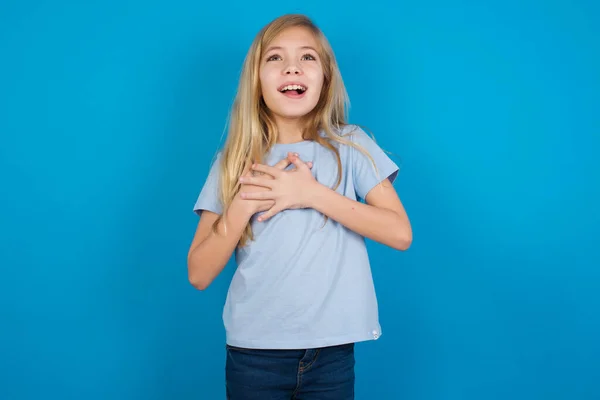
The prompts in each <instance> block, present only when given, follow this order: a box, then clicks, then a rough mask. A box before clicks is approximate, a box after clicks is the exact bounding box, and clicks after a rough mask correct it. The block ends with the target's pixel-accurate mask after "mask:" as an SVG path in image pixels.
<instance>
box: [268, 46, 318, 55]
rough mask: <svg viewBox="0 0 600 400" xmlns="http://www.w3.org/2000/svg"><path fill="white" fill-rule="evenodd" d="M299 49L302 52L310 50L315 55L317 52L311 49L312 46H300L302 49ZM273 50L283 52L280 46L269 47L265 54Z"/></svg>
mask: <svg viewBox="0 0 600 400" xmlns="http://www.w3.org/2000/svg"><path fill="white" fill-rule="evenodd" d="M300 49H302V50H312V51H314V52H315V53H317V50H316V49H315V48H314V47H312V46H302V47H300ZM273 50H283V47H281V46H273V47H269V48H268V49H267V50H265V53H268V52H269V51H273Z"/></svg>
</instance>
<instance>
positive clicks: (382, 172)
mask: <svg viewBox="0 0 600 400" xmlns="http://www.w3.org/2000/svg"><path fill="white" fill-rule="evenodd" d="M350 138H351V140H352V141H353V142H354V143H355V144H357V145H358V146H360V147H361V148H362V149H363V150H366V151H367V153H368V154H369V155H370V156H371V157H372V158H373V161H374V162H375V166H373V162H372V161H371V159H370V158H369V157H367V156H366V155H365V154H364V153H363V152H361V151H360V150H358V149H356V148H354V147H352V148H351V153H352V179H353V183H354V189H355V191H356V194H357V196H358V197H360V198H361V199H363V200H364V199H365V198H366V196H367V194H368V193H369V192H370V191H371V189H373V188H374V187H375V186H377V185H378V184H379V183H381V182H383V181H384V180H385V179H386V178H387V179H389V180H390V182H391V183H394V181H395V179H396V176H397V175H398V170H399V168H398V165H396V163H395V162H394V161H392V159H391V158H390V157H389V156H388V155H387V154H386V153H385V152H384V151H383V149H382V148H381V147H379V145H378V144H377V143H376V142H375V140H373V138H371V137H370V136H369V135H368V134H367V133H366V132H365V131H364V130H362V129H361V128H358V127H355V128H354V130H353V132H352V133H351V134H350ZM375 167H376V169H375Z"/></svg>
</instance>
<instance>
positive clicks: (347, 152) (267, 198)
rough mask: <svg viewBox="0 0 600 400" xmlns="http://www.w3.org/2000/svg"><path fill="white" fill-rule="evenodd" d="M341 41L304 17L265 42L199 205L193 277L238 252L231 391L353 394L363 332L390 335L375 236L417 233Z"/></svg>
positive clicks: (392, 242) (322, 399)
mask: <svg viewBox="0 0 600 400" xmlns="http://www.w3.org/2000/svg"><path fill="white" fill-rule="evenodd" d="M346 106H347V96H346V91H345V88H344V85H343V82H342V78H341V75H340V71H339V69H338V66H337V64H336V60H335V57H334V54H333V51H332V49H331V47H330V45H329V43H328V41H327V40H326V38H325V37H324V35H323V34H322V32H321V31H320V30H319V29H318V28H317V27H316V26H315V25H314V24H313V23H312V22H311V21H310V20H309V19H308V18H307V17H305V16H302V15H285V16H282V17H280V18H277V19H276V20H274V21H272V22H271V23H270V24H268V25H267V26H265V27H264V28H263V29H262V30H261V32H260V33H259V34H258V35H257V37H256V39H255V40H254V42H253V44H252V46H251V48H250V50H249V52H248V55H247V57H246V60H245V62H244V67H243V71H242V75H241V79H240V83H239V88H238V92H237V96H236V99H235V102H234V105H233V109H232V113H231V119H230V127H229V135H228V138H227V141H226V144H225V146H224V148H223V149H222V151H220V152H219V153H218V154H217V157H216V160H215V161H214V163H213V165H212V167H211V170H210V172H209V175H208V178H207V180H206V182H205V184H204V187H203V188H202V190H201V192H200V195H199V198H198V200H197V202H196V204H195V207H194V211H195V212H196V213H198V214H199V215H200V221H199V224H198V227H197V231H196V234H195V236H194V239H193V242H192V244H191V247H190V251H189V256H188V271H189V279H190V282H191V283H192V284H193V285H194V286H195V287H196V288H198V289H200V290H203V289H205V288H207V287H208V286H209V285H210V283H211V282H212V281H213V280H214V279H215V277H216V276H217V275H218V274H219V273H220V272H221V271H222V269H223V268H224V266H225V265H226V263H227V262H228V260H229V259H230V257H231V255H232V254H233V252H234V251H235V256H236V261H237V264H238V267H237V270H236V272H235V275H234V276H233V280H232V281H231V285H230V288H229V292H228V294H227V299H226V302H225V307H224V311H223V321H224V323H225V328H226V333H227V338H226V339H227V340H226V349H227V360H226V390H227V396H228V398H229V399H233V400H237V399H261V400H263V399H270V400H271V399H273V400H278V399H282V400H283V399H287V400H289V399H319V400H327V399H335V400H339V399H344V400H346V399H353V398H354V343H356V342H360V341H366V340H372V339H377V338H379V336H380V335H381V328H380V325H379V321H378V309H377V299H376V295H375V290H374V287H373V280H372V277H371V270H370V265H369V258H368V255H367V251H366V247H365V239H364V238H365V237H367V238H370V239H372V240H375V241H377V242H380V243H383V244H386V245H388V246H390V247H393V248H395V249H398V250H405V249H407V248H408V247H409V245H410V243H411V241H412V231H411V227H410V223H409V220H408V217H407V215H406V212H405V210H404V207H403V206H402V203H401V202H400V200H399V198H398V196H397V194H396V192H395V190H394V188H393V187H392V184H391V183H392V182H393V181H394V178H395V177H396V174H397V172H398V167H397V166H396V164H395V163H394V162H392V161H391V160H390V159H389V158H388V157H387V155H386V154H385V153H384V152H383V151H382V150H381V149H380V148H379V147H378V146H377V145H376V144H375V142H374V141H373V140H372V139H371V138H370V137H369V136H368V135H367V134H366V133H365V132H364V131H363V130H362V129H360V128H358V127H356V126H351V125H348V124H347V122H346Z"/></svg>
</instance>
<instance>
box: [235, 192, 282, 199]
mask: <svg viewBox="0 0 600 400" xmlns="http://www.w3.org/2000/svg"><path fill="white" fill-rule="evenodd" d="M240 196H241V197H242V199H244V200H273V197H274V195H273V192H272V191H270V190H267V191H264V192H241V193H240Z"/></svg>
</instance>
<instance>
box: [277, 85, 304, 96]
mask: <svg viewBox="0 0 600 400" xmlns="http://www.w3.org/2000/svg"><path fill="white" fill-rule="evenodd" d="M307 89H308V88H307V87H306V86H304V85H286V86H283V87H281V88H279V92H280V93H282V94H283V95H284V96H286V97H291V98H300V97H303V96H304V93H306V90H307Z"/></svg>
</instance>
